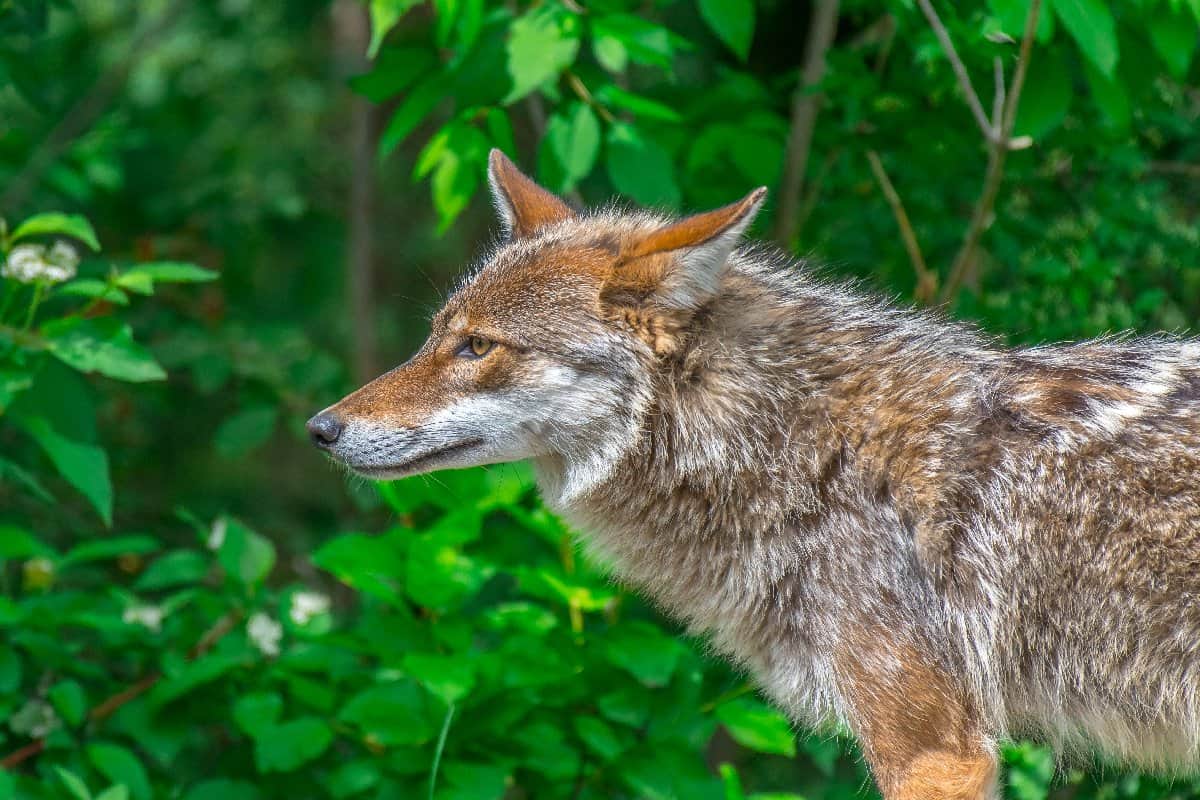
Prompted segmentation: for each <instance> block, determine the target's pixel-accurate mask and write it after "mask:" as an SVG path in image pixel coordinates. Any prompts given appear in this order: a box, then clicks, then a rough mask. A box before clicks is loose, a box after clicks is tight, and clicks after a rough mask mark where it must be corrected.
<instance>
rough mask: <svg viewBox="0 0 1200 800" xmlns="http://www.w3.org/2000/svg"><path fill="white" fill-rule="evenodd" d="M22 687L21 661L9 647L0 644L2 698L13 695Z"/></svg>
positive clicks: (0, 689) (0, 687)
mask: <svg viewBox="0 0 1200 800" xmlns="http://www.w3.org/2000/svg"><path fill="white" fill-rule="evenodd" d="M20 685H21V659H20V658H19V657H18V656H17V651H16V650H14V649H13V648H12V647H10V646H9V645H4V644H0V696H3V695H8V694H12V693H13V692H15V691H16V690H17V687H19V686H20Z"/></svg>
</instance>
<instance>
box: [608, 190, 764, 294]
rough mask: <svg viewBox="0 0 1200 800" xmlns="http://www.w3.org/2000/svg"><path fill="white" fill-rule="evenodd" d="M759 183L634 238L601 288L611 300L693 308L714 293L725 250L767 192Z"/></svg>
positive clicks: (726, 255)
mask: <svg viewBox="0 0 1200 800" xmlns="http://www.w3.org/2000/svg"><path fill="white" fill-rule="evenodd" d="M766 194H767V190H766V188H765V187H759V188H757V189H755V190H754V191H752V192H750V193H749V194H748V195H746V196H745V197H743V198H742V199H741V200H739V201H737V202H736V203H730V204H729V205H727V206H723V207H721V208H718V209H716V210H715V211H706V212H704V213H702V214H694V215H692V216H690V217H685V218H684V219H681V220H679V221H678V222H674V223H671V224H669V225H666V226H664V227H662V228H659V229H657V230H655V231H652V232H651V233H649V234H647V235H645V236H643V237H642V238H641V239H640V240H638V241H636V242H633V243H632V244H631V245H630V246H629V247H628V249H627V250H626V252H625V253H624V254H623V255H622V258H621V260H620V262H619V263H618V264H617V266H616V267H615V268H614V270H613V273H612V275H611V276H609V278H608V280H607V281H606V282H605V285H604V287H603V289H602V291H601V300H602V301H603V302H605V303H607V304H611V305H624V306H629V305H635V306H640V305H645V304H648V303H649V304H651V305H653V306H656V307H658V308H659V309H662V310H668V311H669V310H686V311H691V310H694V309H696V308H698V307H699V306H701V305H703V304H704V303H705V302H707V301H708V300H709V299H711V298H712V297H713V295H715V294H716V292H717V289H718V287H719V286H720V282H721V276H722V275H723V274H724V272H725V267H726V264H727V262H728V260H729V256H730V254H731V253H733V250H734V248H735V247H737V245H738V243H739V242H740V241H741V238H742V234H743V233H745V231H746V228H748V227H749V226H750V223H751V222H753V221H754V216H755V214H757V213H758V210H759V208H761V207H762V203H763V199H764V198H765V197H766Z"/></svg>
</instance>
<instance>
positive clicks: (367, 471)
mask: <svg viewBox="0 0 1200 800" xmlns="http://www.w3.org/2000/svg"><path fill="white" fill-rule="evenodd" d="M483 443H484V440H483V439H481V438H479V437H473V438H470V439H464V440H463V441H461V442H455V443H454V444H450V445H446V446H445V447H439V448H437V449H436V450H430V451H429V452H427V453H422V454H421V455H419V456H416V457H415V458H410V459H408V460H407V461H398V462H396V463H394V464H388V465H386V466H374V465H372V466H365V465H364V466H358V465H355V464H349V465H348V466H349V467H350V468H351V469H353V470H354V471H355V472H357V473H358V474H360V475H363V476H366V477H368V478H386V477H389V476H392V477H398V476H400V475H405V474H412V473H414V472H419V471H421V470H422V469H423V468H424V467H426V466H428V465H429V464H431V463H433V462H435V461H437V460H438V459H440V458H445V457H446V456H450V455H454V454H455V453H458V452H461V451H463V450H470V449H471V448H472V447H478V446H479V445H481V444H483Z"/></svg>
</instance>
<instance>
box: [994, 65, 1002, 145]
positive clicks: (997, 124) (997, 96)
mask: <svg viewBox="0 0 1200 800" xmlns="http://www.w3.org/2000/svg"><path fill="white" fill-rule="evenodd" d="M992 79H993V80H994V81H995V84H996V86H995V89H994V90H993V93H992V129H993V130H997V131H998V130H1000V128H1001V125H1002V124H1003V122H1004V62H1003V61H1001V60H1000V57H999V56H996V58H995V59H994V60H993V61H992Z"/></svg>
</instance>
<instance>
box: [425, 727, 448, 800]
mask: <svg viewBox="0 0 1200 800" xmlns="http://www.w3.org/2000/svg"><path fill="white" fill-rule="evenodd" d="M452 719H454V703H451V704H450V705H449V706H447V707H446V719H445V721H444V722H443V723H442V732H441V733H440V734H438V740H437V749H436V750H434V752H433V768H432V769H431V770H430V771H429V800H433V790H434V789H435V788H436V787H437V774H438V767H440V766H441V765H442V752H443V751H444V750H445V749H446V737H447V736H449V735H450V721H451V720H452Z"/></svg>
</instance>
